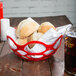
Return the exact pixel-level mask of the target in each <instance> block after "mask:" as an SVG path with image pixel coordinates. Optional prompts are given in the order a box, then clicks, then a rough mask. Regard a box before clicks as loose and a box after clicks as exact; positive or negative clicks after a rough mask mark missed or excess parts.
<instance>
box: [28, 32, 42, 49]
mask: <svg viewBox="0 0 76 76" xmlns="http://www.w3.org/2000/svg"><path fill="white" fill-rule="evenodd" d="M42 35H43V34H42V33H37V32H34V33H33V34H32V35H31V36H30V37H29V38H28V42H30V41H37V40H39V38H40V37H41V36H42ZM34 45H35V44H30V45H29V47H30V48H32V47H33V46H34Z"/></svg>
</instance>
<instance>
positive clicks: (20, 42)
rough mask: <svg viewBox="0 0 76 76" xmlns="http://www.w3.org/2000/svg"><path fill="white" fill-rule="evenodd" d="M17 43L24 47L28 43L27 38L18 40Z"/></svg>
mask: <svg viewBox="0 0 76 76" xmlns="http://www.w3.org/2000/svg"><path fill="white" fill-rule="evenodd" d="M16 43H17V44H19V45H24V44H26V43H27V38H24V39H17V40H16Z"/></svg>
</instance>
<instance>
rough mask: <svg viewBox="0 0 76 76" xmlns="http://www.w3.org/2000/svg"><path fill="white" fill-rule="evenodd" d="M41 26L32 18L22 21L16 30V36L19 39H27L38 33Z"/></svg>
mask: <svg viewBox="0 0 76 76" xmlns="http://www.w3.org/2000/svg"><path fill="white" fill-rule="evenodd" d="M38 28H39V24H38V23H37V22H35V21H34V20H33V19H32V18H28V19H25V20H23V21H21V22H20V23H19V25H18V27H17V29H16V36H17V37H18V38H25V37H28V36H29V35H31V34H32V33H34V32H35V31H37V30H38Z"/></svg>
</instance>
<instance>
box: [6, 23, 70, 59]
mask: <svg viewBox="0 0 76 76" xmlns="http://www.w3.org/2000/svg"><path fill="white" fill-rule="evenodd" d="M71 26H72V25H71V24H68V25H65V26H61V27H57V28H56V31H55V30H54V29H52V28H51V29H50V30H48V31H47V32H46V33H45V34H44V35H42V36H41V38H40V39H39V40H38V41H41V42H44V43H45V44H48V45H49V44H52V43H54V42H55V40H56V39H57V38H58V37H59V36H60V35H64V33H65V31H66V29H67V28H68V27H71ZM15 30H16V29H14V28H12V27H10V28H9V29H8V31H7V35H8V36H10V37H11V38H12V39H13V40H14V41H15V40H16V39H17V38H16V35H15ZM9 44H10V46H11V47H12V48H13V49H16V48H17V47H16V46H15V44H14V43H13V42H12V41H11V40H9ZM59 44H60V40H58V42H57V43H56V44H55V46H54V48H57V46H58V45H59ZM24 49H25V50H26V51H28V52H32V53H40V52H43V51H44V50H45V49H46V48H45V47H44V46H43V45H41V44H35V46H34V47H33V48H31V49H30V48H29V47H28V46H26V47H25V48H24ZM52 51H53V50H48V51H47V52H45V53H44V54H46V55H48V54H50V52H52ZM21 53H22V52H21ZM31 57H33V58H40V57H43V55H33V56H31Z"/></svg>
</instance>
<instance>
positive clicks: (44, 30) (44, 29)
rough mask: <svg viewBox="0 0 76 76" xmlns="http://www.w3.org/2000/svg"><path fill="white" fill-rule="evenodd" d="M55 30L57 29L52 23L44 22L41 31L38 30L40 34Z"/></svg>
mask: <svg viewBox="0 0 76 76" xmlns="http://www.w3.org/2000/svg"><path fill="white" fill-rule="evenodd" d="M51 28H53V29H54V30H56V28H55V27H54V25H53V24H51V23H50V22H43V23H42V24H41V25H40V27H39V29H38V32H41V33H43V34H44V33H45V32H47V31H48V30H49V29H51Z"/></svg>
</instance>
